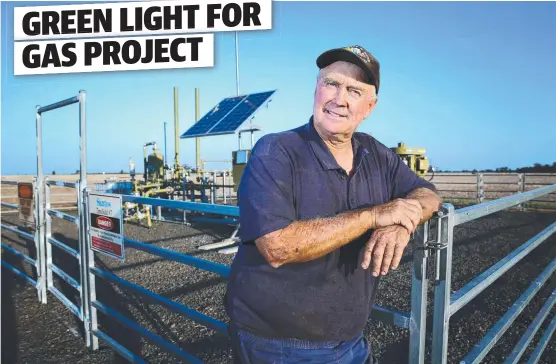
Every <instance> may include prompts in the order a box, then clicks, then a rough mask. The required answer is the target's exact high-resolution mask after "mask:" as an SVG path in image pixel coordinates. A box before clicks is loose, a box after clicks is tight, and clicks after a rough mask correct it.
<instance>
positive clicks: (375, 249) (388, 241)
mask: <svg viewBox="0 0 556 364" xmlns="http://www.w3.org/2000/svg"><path fill="white" fill-rule="evenodd" d="M409 238H410V233H409V232H408V230H407V229H406V228H405V227H403V226H400V225H391V226H387V227H383V228H379V229H377V230H375V231H373V233H372V235H371V238H370V239H369V241H368V242H367V244H366V245H365V251H364V253H363V262H362V264H361V267H362V268H363V269H367V268H368V267H369V265H370V263H371V261H372V270H373V272H372V274H373V276H375V277H378V276H379V274H382V275H385V274H386V273H388V270H390V269H396V268H398V265H399V264H400V260H401V258H402V255H403V251H404V249H405V248H406V246H407V243H408V242H409Z"/></svg>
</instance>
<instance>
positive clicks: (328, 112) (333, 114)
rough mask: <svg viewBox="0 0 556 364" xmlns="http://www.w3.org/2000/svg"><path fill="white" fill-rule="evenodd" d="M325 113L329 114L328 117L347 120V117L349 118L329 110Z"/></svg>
mask: <svg viewBox="0 0 556 364" xmlns="http://www.w3.org/2000/svg"><path fill="white" fill-rule="evenodd" d="M324 113H325V114H328V115H331V116H333V117H336V118H345V117H347V115H344V114H338V113H336V112H334V111H331V110H328V109H324Z"/></svg>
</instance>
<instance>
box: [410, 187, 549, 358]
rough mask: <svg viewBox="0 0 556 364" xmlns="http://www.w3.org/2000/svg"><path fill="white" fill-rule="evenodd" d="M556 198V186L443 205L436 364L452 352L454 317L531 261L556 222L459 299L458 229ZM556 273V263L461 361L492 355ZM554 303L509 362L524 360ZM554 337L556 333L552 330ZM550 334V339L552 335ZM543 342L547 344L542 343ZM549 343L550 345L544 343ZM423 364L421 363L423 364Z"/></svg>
mask: <svg viewBox="0 0 556 364" xmlns="http://www.w3.org/2000/svg"><path fill="white" fill-rule="evenodd" d="M554 192H556V184H554V185H550V186H545V187H541V188H537V189H535V190H532V191H527V192H522V193H518V194H515V195H512V196H508V197H504V198H500V199H498V200H495V201H490V202H483V203H480V204H477V205H473V206H469V207H465V208H461V209H459V210H455V209H454V207H453V206H452V205H451V204H443V206H442V209H441V212H440V213H439V216H438V217H435V219H436V220H437V224H439V226H441V228H440V237H439V238H438V242H437V243H436V244H434V245H433V248H434V249H435V250H436V251H435V253H436V267H437V276H438V279H437V282H436V285H435V287H434V318H433V343H432V362H433V363H441V364H445V363H447V352H448V332H449V322H450V317H451V316H453V315H454V314H455V313H456V312H458V311H459V310H460V309H461V308H462V307H464V306H465V305H466V304H468V303H469V302H470V301H471V300H473V298H475V297H477V295H479V294H480V293H481V292H483V291H484V290H485V289H487V288H488V287H490V286H491V285H492V284H493V282H495V281H496V280H497V279H498V278H500V277H501V276H502V275H503V274H504V273H506V272H507V271H508V270H509V269H510V268H512V267H514V266H515V265H516V264H517V263H518V262H519V261H521V260H522V259H523V258H524V257H525V256H527V255H528V254H529V253H530V252H531V251H533V250H534V249H535V248H536V247H538V246H539V245H540V244H541V243H543V242H545V241H546V240H547V239H548V238H549V237H550V236H552V235H553V234H554V233H555V232H556V222H554V223H552V224H551V225H550V226H548V227H547V228H545V229H544V230H543V231H541V232H539V233H538V234H537V235H535V236H534V237H532V238H531V239H530V240H528V241H527V242H525V243H524V244H523V245H521V246H520V247H519V248H517V249H515V250H514V251H512V252H511V253H510V254H508V255H507V256H506V257H505V258H503V259H501V260H500V261H498V262H497V263H496V264H494V265H493V266H491V267H490V268H489V269H487V270H485V271H484V272H482V273H481V274H479V275H478V276H477V277H475V278H474V279H473V280H471V282H469V283H467V284H466V285H465V286H464V287H463V288H461V289H459V290H458V291H457V292H455V293H451V292H452V291H451V272H452V246H453V238H454V227H455V226H457V225H461V224H464V223H467V222H470V221H472V220H476V219H479V218H481V217H484V216H487V215H490V214H493V213H496V212H498V211H502V210H504V209H508V208H511V207H515V206H518V205H520V204H522V203H524V202H527V201H531V200H533V199H536V198H538V197H541V196H545V195H547V194H550V193H554ZM555 270H556V258H554V259H553V260H552V262H551V263H550V264H549V265H548V266H547V267H546V268H545V269H544V271H543V272H542V273H541V274H540V275H539V276H538V277H537V278H536V279H535V280H534V281H533V282H532V283H531V285H530V286H529V288H528V289H527V290H526V291H525V292H524V293H523V294H522V295H521V296H520V297H519V298H518V299H517V301H515V303H514V304H513V305H512V306H511V307H510V309H509V310H508V311H507V312H506V313H505V314H504V315H503V316H502V317H501V318H500V319H499V320H498V321H497V322H496V324H494V325H493V326H492V327H491V328H490V330H489V331H488V332H487V334H486V335H485V336H484V337H483V338H482V339H481V341H480V342H479V343H478V344H477V345H476V346H475V347H474V348H473V350H472V351H471V352H469V353H468V354H467V356H466V357H465V358H464V359H463V360H462V361H461V363H462V364H463V363H479V362H481V361H482V359H484V357H485V356H486V355H487V354H488V352H489V351H490V350H491V349H492V348H493V347H494V346H495V345H496V343H497V342H498V341H499V340H500V338H501V336H502V335H503V334H504V333H505V332H506V331H507V330H508V328H509V327H510V326H511V325H512V323H513V322H514V321H515V319H516V318H517V317H518V316H519V314H520V313H521V312H522V311H523V310H524V308H525V307H526V306H527V305H528V304H529V302H530V301H531V300H532V299H533V297H534V296H535V294H536V293H537V292H539V290H540V289H541V288H542V287H543V285H544V284H545V283H546V282H547V281H548V280H549V279H550V278H551V277H552V275H553V273H554V271H555ZM553 295H554V293H553ZM553 301H554V298H550V299H549V300H548V301H547V302H546V303H545V308H543V309H541V311H540V312H539V314H538V315H537V317H536V319H535V320H534V321H533V322H532V323H531V324H530V326H529V328H528V331H527V332H526V333H525V334H524V335H523V337H522V339H521V340H520V342H519V343H518V344H517V345H516V347H515V348H514V351H513V352H512V354H511V356H510V357H509V358H508V359H507V362H517V360H518V359H519V358H520V357H521V356H522V355H523V352H524V351H525V349H526V347H527V346H528V344H529V343H530V341H531V339H532V335H533V333H534V332H536V331H537V330H538V329H539V328H540V326H541V325H542V324H543V322H544V320H545V319H546V317H547V315H546V313H545V311H546V310H549V309H548V308H547V307H552V306H553V304H554V302H553ZM552 331H553V330H552ZM549 333H550V329H549V330H547V333H546V337H549V336H550V335H551V334H549ZM543 340H544V339H543ZM546 340H548V339H546ZM544 347H545V345H544V346H543V345H542V344H539V346H538V348H539V349H538V351H539V352H542V350H544ZM539 356H540V353H537V354H535V355H534V356H532V357H531V358H530V361H532V362H534V360H535V359H534V357H537V358H538V357H539ZM420 362H422V361H420Z"/></svg>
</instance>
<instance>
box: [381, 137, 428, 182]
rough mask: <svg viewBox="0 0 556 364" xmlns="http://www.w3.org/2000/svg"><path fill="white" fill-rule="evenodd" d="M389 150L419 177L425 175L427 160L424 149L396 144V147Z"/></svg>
mask: <svg viewBox="0 0 556 364" xmlns="http://www.w3.org/2000/svg"><path fill="white" fill-rule="evenodd" d="M390 149H392V151H393V152H394V153H396V154H397V155H398V156H399V157H400V158H401V159H402V161H403V162H404V163H405V164H406V165H407V166H408V167H409V168H410V169H411V170H412V171H413V172H415V173H416V174H417V175H418V176H419V177H424V176H425V175H426V174H427V172H428V170H429V160H428V159H427V157H425V153H426V150H425V148H414V147H408V146H406V145H405V143H398V146H397V147H394V148H390Z"/></svg>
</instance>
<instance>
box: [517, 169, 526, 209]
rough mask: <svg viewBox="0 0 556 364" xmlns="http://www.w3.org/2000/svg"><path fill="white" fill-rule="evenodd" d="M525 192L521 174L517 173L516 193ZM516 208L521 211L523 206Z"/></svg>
mask: <svg viewBox="0 0 556 364" xmlns="http://www.w3.org/2000/svg"><path fill="white" fill-rule="evenodd" d="M523 192H525V188H524V185H523V173H518V174H517V193H523ZM517 208H518V209H519V210H523V204H522V203H520V204H519V205H517Z"/></svg>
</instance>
